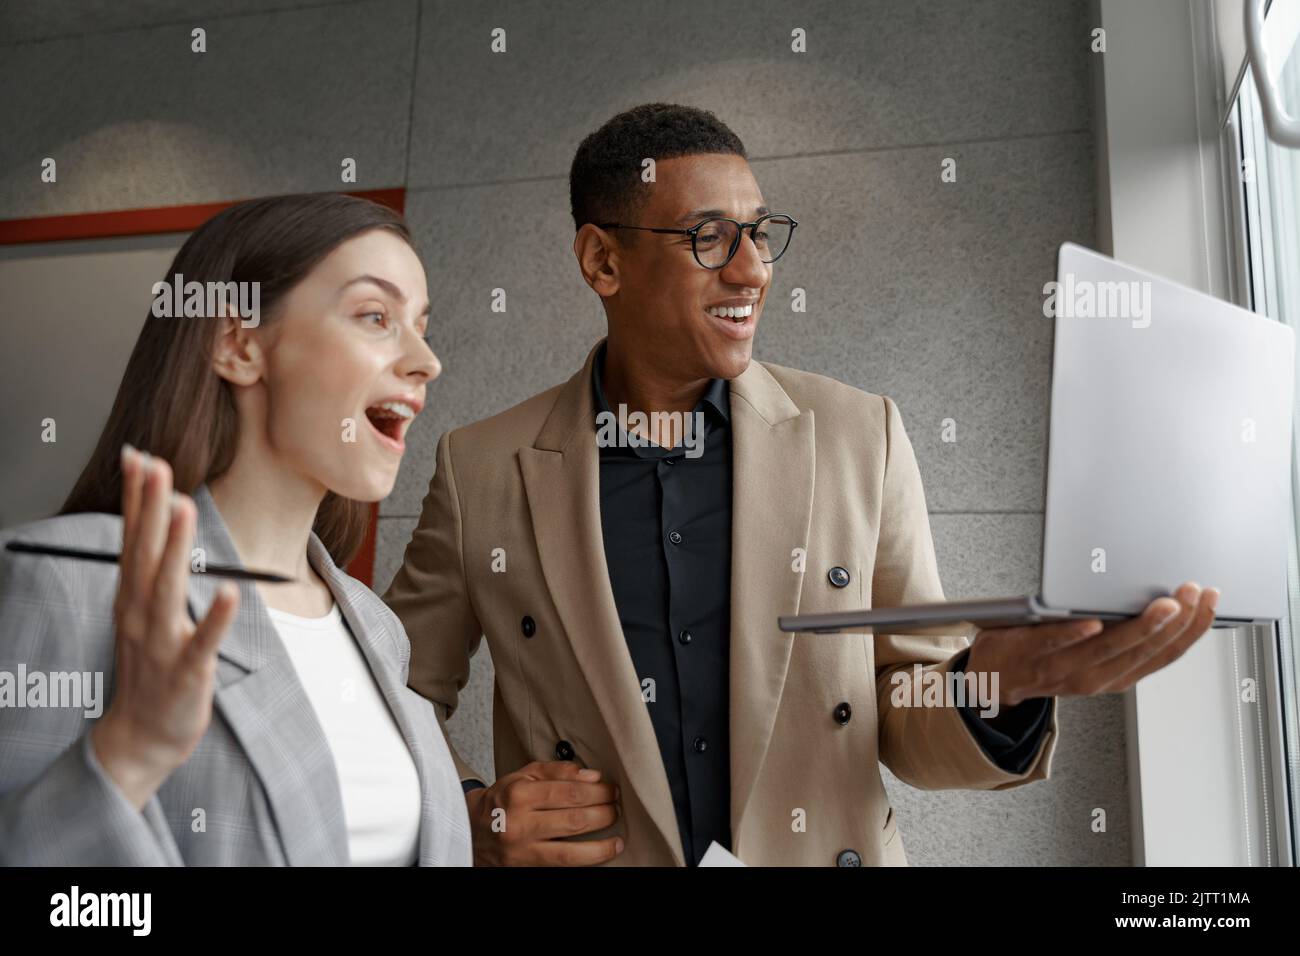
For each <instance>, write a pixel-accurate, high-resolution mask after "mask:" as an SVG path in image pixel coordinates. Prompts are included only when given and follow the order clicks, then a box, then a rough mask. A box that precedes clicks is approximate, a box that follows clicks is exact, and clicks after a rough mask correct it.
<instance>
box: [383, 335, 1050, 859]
mask: <svg viewBox="0 0 1300 956" xmlns="http://www.w3.org/2000/svg"><path fill="white" fill-rule="evenodd" d="M595 354H596V350H595V349H593V350H592V352H591V354H589V355H588V357H587V361H586V363H585V364H584V365H583V367H582V369H581V370H580V371H579V372H577V374H575V375H574V376H573V377H572V378H571V379H569V381H568V382H566V383H565V384H563V385H560V386H557V387H555V388H552V389H550V390H548V391H546V392H543V393H542V394H540V395H537V396H534V397H533V398H530V399H528V400H527V401H525V402H523V403H522V404H520V405H517V406H515V407H514V408H511V409H509V410H508V411H505V412H502V413H501V414H499V415H496V416H494V417H492V418H489V419H486V420H484V421H481V422H478V423H476V424H473V425H469V426H467V427H465V428H460V429H457V430H455V431H452V432H450V433H448V434H447V435H444V436H443V438H442V440H441V441H440V442H439V444H438V460H437V473H436V474H435V475H434V477H433V480H432V482H431V483H430V485H429V492H428V495H427V497H426V498H425V501H424V507H423V513H422V515H421V518H420V524H419V527H418V528H417V529H416V531H415V533H414V535H413V536H412V538H411V542H410V544H409V546H408V547H407V551H406V556H405V560H404V563H403V566H402V568H401V569H400V570H399V571H398V573H397V576H396V578H395V579H394V581H393V583H392V586H391V587H390V588H389V591H388V593H387V594H386V595H385V600H386V601H387V602H388V604H389V606H390V607H391V608H392V609H393V610H394V611H395V612H396V613H397V616H398V617H399V618H400V619H401V620H402V623H403V625H404V626H405V628H406V633H407V635H408V636H409V638H410V641H411V663H410V685H411V687H412V688H414V689H415V690H417V691H419V692H420V693H421V694H423V695H424V696H426V697H428V698H429V699H430V700H432V701H434V702H435V703H438V704H441V705H442V707H441V708H435V709H436V710H439V711H440V712H441V711H444V710H445V715H446V717H448V718H450V717H451V715H452V714H453V712H454V711H455V708H456V700H457V694H458V692H459V691H460V690H461V689H462V688H463V687H464V686H465V683H466V681H467V680H468V677H469V669H470V658H471V657H472V656H473V654H474V653H475V651H476V650H477V648H478V645H479V641H480V639H481V637H482V636H483V635H486V637H487V641H488V647H489V649H490V651H491V654H492V661H493V664H494V665H495V668H496V687H495V696H494V707H493V736H494V744H495V752H496V772H497V775H498V776H501V775H504V774H506V773H509V772H511V771H514V770H517V769H518V768H520V767H521V766H523V765H524V764H526V763H528V762H529V761H533V760H554V759H556V758H557V747H560V745H561V742H562V741H563V742H567V743H568V745H569V747H570V748H571V749H572V752H573V754H574V757H573V759H575V760H577V761H578V762H579V763H580V764H582V765H584V766H589V767H594V768H596V769H598V770H601V771H602V772H603V773H604V775H605V779H612V780H613V781H614V782H616V783H617V784H619V786H620V787H621V789H622V809H623V815H622V817H621V819H620V820H619V821H618V822H617V823H616V824H615V825H614V827H613V828H611V829H610V830H607V831H602V832H601V833H598V834H594V835H593V836H597V837H601V836H606V835H609V834H611V833H619V834H621V835H622V836H623V837H624V841H625V844H626V849H625V850H624V852H623V854H622V855H621V856H619V857H618V858H617V860H616V862H617V863H620V864H626V865H636V864H642V865H644V864H649V865H673V864H676V865H682V863H683V856H682V847H681V840H680V838H679V836H678V832H677V821H676V817H675V815H674V812H673V803H672V797H671V795H670V793H669V788H668V778H667V775H666V773H665V771H664V766H663V762H662V760H661V759H660V755H659V748H658V744H657V742H656V739H655V734H654V730H653V727H652V725H651V722H650V717H649V714H648V712H647V709H646V707H647V705H646V704H645V703H644V702H643V699H642V692H641V686H640V683H639V681H638V677H637V674H636V672H635V671H634V669H633V666H632V659H631V656H630V654H629V653H628V650H627V646H626V643H625V641H624V637H623V632H622V629H621V626H620V624H619V618H618V612H617V610H616V608H615V605H614V598H613V593H612V591H611V588H610V584H609V574H608V570H607V568H606V564H605V555H604V546H603V543H602V539H601V526H600V497H599V491H600V477H599V470H598V467H599V463H598V454H597V447H596V441H595V426H594V409H593V402H592V389H591V365H592V361H593V359H594V356H595ZM731 421H732V448H733V452H732V462H733V465H732V467H733V482H732V485H733V492H732V494H733V502H732V507H733V517H732V546H731V561H732V566H731V675H730V706H731V713H730V725H731V834H732V850H733V852H734V853H735V854H736V855H737V856H739V857H740V858H741V859H742V860H743V861H744V862H746V863H748V864H750V865H832V866H833V865H836V863H837V861H838V862H840V863H841V864H843V863H844V862H845V860H846V859H847V860H852V859H853V856H852V855H849V856H847V857H846V856H842V854H843V853H844V851H845V850H851V851H853V853H854V854H856V855H857V857H858V858H860V859H861V862H862V864H863V865H868V866H870V865H880V864H899V865H905V864H906V857H905V855H904V852H903V841H902V839H901V837H900V836H899V835H898V824H897V820H896V819H895V816H894V813H893V810H892V808H891V807H890V805H889V800H888V797H887V794H886V792H885V788H884V785H883V783H882V781H881V777H880V769H879V765H880V763H884V764H885V765H886V766H887V767H889V768H890V770H892V771H893V772H894V773H895V774H896V775H897V776H898V777H899V778H901V779H902V780H904V781H906V782H907V783H909V784H911V785H913V786H915V787H921V788H925V789H946V788H958V787H960V788H974V789H986V790H996V789H1005V788H1008V787H1014V786H1019V785H1021V784H1024V783H1028V782H1030V781H1033V780H1040V779H1043V778H1045V777H1047V775H1048V772H1049V769H1050V764H1051V757H1052V752H1053V749H1054V747H1055V743H1056V734H1057V727H1056V710H1057V708H1056V707H1052V709H1051V710H1052V724H1051V727H1050V729H1049V731H1048V733H1047V735H1046V737H1045V741H1044V743H1043V746H1042V748H1041V749H1040V751H1039V753H1038V755H1037V756H1036V758H1035V760H1034V762H1033V763H1032V764H1031V765H1030V766H1029V768H1028V769H1027V770H1026V771H1025V772H1024V773H1023V774H1019V775H1015V774H1010V773H1007V772H1005V771H1003V770H1001V769H1000V768H998V767H997V766H996V765H995V764H994V763H993V762H992V761H991V760H990V759H989V758H988V757H987V756H986V755H985V753H984V751H983V750H982V749H981V748H980V746H979V744H978V743H977V742H976V740H975V738H974V737H973V735H972V734H971V732H970V729H969V728H968V727H967V726H966V724H965V723H964V721H963V719H962V717H961V714H960V713H958V712H957V710H956V709H954V708H952V707H903V706H898V707H896V706H893V705H892V703H891V690H892V689H893V687H894V684H892V683H891V681H890V677H891V675H892V674H893V673H894V672H896V671H900V670H901V671H904V672H905V673H906V674H907V675H908V680H911V679H912V674H913V669H912V665H913V664H914V663H920V664H922V665H924V667H925V669H926V671H936V670H937V671H943V670H944V669H945V668H946V665H947V662H948V660H949V659H950V658H951V657H953V656H954V655H955V654H956V653H957V652H958V651H960V650H961V649H963V648H964V647H966V646H967V645H968V643H969V640H968V636H967V634H965V633H960V634H954V635H952V636H947V637H915V636H913V637H904V636H896V635H884V634H882V635H877V636H875V637H871V636H865V635H848V634H840V635H815V634H799V635H790V634H785V633H782V632H781V631H780V630H779V629H778V628H777V617H778V616H779V615H782V614H795V613H818V612H829V611H847V610H852V609H855V608H861V607H868V606H871V605H880V606H884V605H887V604H889V605H893V604H901V603H916V602H925V601H940V600H943V589H942V587H941V586H940V584H939V574H938V570H937V567H936V564H935V556H934V545H933V542H932V540H931V537H930V525H929V518H928V516H927V512H926V504H925V493H924V491H923V490H922V487H921V476H920V473H919V471H918V469H917V465H916V459H915V457H914V455H913V452H912V446H911V444H910V442H909V441H908V438H907V435H906V433H905V432H904V430H903V423H902V421H901V419H900V418H899V413H898V408H897V406H896V405H895V404H894V403H893V402H892V401H891V400H890V399H888V398H885V397H882V396H880V395H873V394H870V393H868V392H862V391H859V390H857V389H855V388H851V387H849V386H847V385H844V384H841V383H839V382H836V381H834V380H832V379H829V378H825V377H823V376H820V375H813V374H810V373H808V372H800V371H795V370H793V369H788V368H782V367H780V366H778V365H770V364H767V363H765V362H757V361H754V362H751V363H750V365H749V367H748V369H746V370H745V372H744V373H743V374H741V375H740V376H739V377H738V378H736V379H734V380H733V381H732V382H731ZM801 559H802V560H801ZM494 567H495V569H496V570H494ZM833 567H841V568H844V569H847V570H848V572H849V574H850V581H849V584H848V586H846V587H835V586H834V585H832V584H831V582H830V580H829V578H828V572H829V571H830V569H831V568H833ZM800 568H802V571H801V570H800ZM525 617H527V618H531V620H532V624H533V626H532V627H530V628H525V627H524V624H523V622H524V618H525ZM526 630H531V631H532V632H533V633H532V636H528V635H527V634H526V633H525V631H526ZM893 696H894V697H897V696H898V695H893ZM905 699H906V700H908V701H910V700H911V699H912V695H911V694H910V693H908V694H907V695H906V698H905ZM842 703H847V704H848V705H849V706H850V708H851V711H852V712H851V716H850V718H849V720H848V721H847V723H841V722H840V721H839V720H837V719H836V717H835V711H836V709H837V708H838V707H839V705H840V704H842ZM842 713H843V712H842V711H841V714H842ZM561 749H564V750H567V749H568V748H561ZM453 756H454V757H455V759H456V761H457V765H458V767H459V768H460V772H461V775H462V778H469V777H481V774H480V773H479V772H478V771H477V770H475V769H474V768H472V767H470V766H468V765H467V764H466V763H465V762H464V760H462V759H461V758H460V757H459V755H456V754H455V752H454V750H453Z"/></svg>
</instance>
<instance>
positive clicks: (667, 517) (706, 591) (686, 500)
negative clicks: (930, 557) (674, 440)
mask: <svg viewBox="0 0 1300 956" xmlns="http://www.w3.org/2000/svg"><path fill="white" fill-rule="evenodd" d="M604 361H605V354H604V349H603V348H602V350H601V354H600V355H599V356H597V358H596V362H595V365H594V369H593V382H592V388H593V389H594V397H595V405H596V411H597V415H598V416H599V415H600V414H601V413H606V414H613V415H615V416H617V412H616V410H613V409H611V408H610V407H609V404H608V402H607V401H606V400H605V395H604V390H603V388H602V386H601V370H602V367H603V366H604ZM691 414H692V415H694V416H697V417H696V419H695V421H696V422H702V424H703V442H702V454H699V455H698V457H688V454H687V452H688V449H687V448H686V446H685V444H678V446H677V447H676V448H673V449H671V450H670V449H666V448H661V447H659V446H658V445H653V444H648V445H647V446H646V447H631V446H630V445H628V444H625V445H623V447H620V446H619V445H618V444H613V443H605V444H604V446H603V447H601V449H600V524H601V532H602V535H603V537H604V542H605V562H606V564H607V565H608V566H609V583H610V587H611V589H612V590H613V592H614V603H615V605H616V606H617V608H618V618H619V621H620V623H621V624H622V625H623V636H624V638H625V639H626V640H627V647H628V651H629V653H630V654H631V656H632V665H633V667H635V669H636V673H637V676H638V677H639V678H640V679H641V688H642V694H641V696H642V697H643V698H644V699H645V700H646V707H647V708H649V712H650V722H651V724H653V726H654V731H655V737H656V738H657V739H658V742H659V752H660V754H661V755H662V757H663V762H664V768H665V770H667V773H668V786H669V789H670V790H671V791H672V796H673V808H674V810H675V811H676V813H677V828H678V830H679V832H680V834H681V839H682V850H683V853H684V854H685V858H686V860H687V862H688V863H698V862H699V860H700V858H701V857H703V856H704V853H705V851H706V850H708V848H709V843H710V842H712V841H715V840H716V841H717V842H718V843H719V844H721V845H722V846H723V847H726V848H728V849H729V848H730V846H731V762H730V757H729V750H730V747H729V742H730V741H729V731H728V715H729V712H730V708H729V706H728V680H729V675H730V657H729V647H730V627H731V427H730V424H731V423H730V418H731V405H730V398H729V392H728V386H727V383H726V381H724V380H722V379H715V380H714V381H712V382H711V383H710V384H709V387H708V389H707V390H706V391H705V393H704V397H703V398H701V399H700V401H699V404H697V405H696V407H695V409H694V411H693V412H692V413H691ZM611 432H613V433H615V434H617V435H618V436H619V438H620V444H622V443H624V442H628V439H629V436H628V435H627V434H626V433H625V432H623V431H622V430H621V429H620V428H618V427H617V426H615V427H614V429H608V428H607V429H606V431H605V434H610V433H611ZM697 435H698V433H697ZM696 450H700V449H699V448H697V449H695V450H692V452H691V453H692V454H694V453H695V451H696Z"/></svg>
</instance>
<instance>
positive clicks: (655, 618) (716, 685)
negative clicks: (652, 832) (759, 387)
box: [592, 346, 1052, 864]
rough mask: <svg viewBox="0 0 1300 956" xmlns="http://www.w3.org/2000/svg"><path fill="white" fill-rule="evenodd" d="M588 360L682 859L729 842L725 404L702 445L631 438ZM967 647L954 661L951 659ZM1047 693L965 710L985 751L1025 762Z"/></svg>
mask: <svg viewBox="0 0 1300 956" xmlns="http://www.w3.org/2000/svg"><path fill="white" fill-rule="evenodd" d="M604 364H605V347H604V346H601V351H600V354H599V355H597V356H596V361H595V363H594V365H593V369H592V391H593V399H594V404H595V408H596V414H597V422H596V423H594V427H596V428H597V433H598V434H601V435H604V436H607V437H608V436H609V435H611V434H613V435H617V436H618V439H619V442H618V443H617V444H616V443H612V442H608V441H605V442H602V446H601V448H600V519H601V532H602V536H603V539H604V545H605V563H606V564H607V565H608V567H609V583H610V587H611V589H612V590H613V593H614V603H615V606H616V607H617V609H618V618H619V622H620V623H621V624H622V626H623V636H624V638H625V639H626V640H627V646H628V651H629V653H630V654H631V657H632V664H633V667H634V668H635V669H636V673H637V675H638V677H639V678H640V679H641V686H642V697H643V698H644V699H645V700H646V706H647V707H648V708H649V712H650V722H651V724H652V725H653V726H654V731H655V737H656V738H657V740H658V743H659V751H660V754H661V756H662V757H663V763H664V769H665V770H666V771H667V775H668V786H669V789H670V791H671V792H672V797H673V808H674V810H675V811H676V814H677V827H678V830H679V832H680V834H681V841H682V849H683V853H684V854H685V858H686V861H687V862H688V863H691V864H694V863H698V862H699V860H700V859H701V858H702V857H703V856H704V853H705V851H706V850H708V848H709V843H710V842H712V841H717V842H718V843H719V844H720V845H721V846H723V847H725V848H727V849H730V848H731V823H730V816H731V770H730V759H729V754H728V751H729V735H728V715H729V706H728V680H729V674H730V658H729V647H730V623H731V621H730V618H731V406H730V392H729V388H728V384H727V382H726V381H725V380H722V379H714V380H713V381H711V382H710V383H709V385H708V388H707V389H706V390H705V393H704V396H703V397H702V398H701V399H700V401H699V403H698V404H697V405H696V407H695V409H694V411H693V412H692V414H693V415H698V416H701V419H697V420H702V422H703V427H704V431H703V443H702V444H703V453H702V454H700V455H699V456H698V457H694V458H692V457H688V455H687V449H686V448H685V447H684V445H682V444H679V445H678V446H677V447H676V448H674V449H671V450H670V449H665V448H661V447H660V446H658V445H654V444H648V443H647V444H646V445H645V446H644V447H635V446H634V445H633V444H632V442H633V441H635V440H636V437H635V436H633V437H632V438H629V436H628V435H627V433H625V432H624V431H623V430H622V429H621V428H619V427H617V426H615V427H614V428H612V429H611V428H609V427H608V426H607V427H605V428H604V429H603V430H602V429H601V428H600V425H601V423H602V422H603V421H608V419H607V418H605V417H604V416H608V415H614V416H615V418H616V419H617V414H618V413H617V410H615V409H611V408H610V406H609V403H608V402H607V400H606V399H605V393H604V388H603V386H602V384H601V374H602V371H603V368H604ZM965 654H966V652H963V653H962V656H961V657H960V658H959V659H958V661H956V662H955V667H957V668H959V667H960V666H961V665H962V664H964V663H965V659H966V658H965ZM1051 706H1052V704H1051V701H1050V700H1048V699H1041V700H1038V701H1026V702H1024V703H1022V704H1020V705H1019V706H1017V707H1014V708H1009V709H1006V710H1004V711H1003V712H1002V713H1001V714H999V715H998V717H997V718H994V719H991V720H990V719H985V718H982V717H980V716H979V714H978V709H977V708H976V707H966V708H962V716H963V718H964V719H965V720H966V723H967V725H968V726H969V727H970V728H971V732H972V734H973V735H974V736H975V739H976V740H977V741H978V742H979V744H980V746H981V747H982V748H983V749H984V751H985V753H987V754H988V756H989V758H990V759H991V760H993V761H994V762H995V763H997V764H998V766H1000V767H1001V768H1002V769H1004V770H1008V771H1010V772H1012V773H1020V772H1023V769H1024V768H1025V767H1027V766H1028V765H1029V763H1030V762H1032V760H1033V757H1034V755H1035V754H1036V753H1037V752H1038V747H1039V745H1040V744H1041V742H1042V736H1043V734H1044V733H1045V731H1046V729H1047V726H1048V724H1049V720H1048V715H1049V714H1050V708H1051Z"/></svg>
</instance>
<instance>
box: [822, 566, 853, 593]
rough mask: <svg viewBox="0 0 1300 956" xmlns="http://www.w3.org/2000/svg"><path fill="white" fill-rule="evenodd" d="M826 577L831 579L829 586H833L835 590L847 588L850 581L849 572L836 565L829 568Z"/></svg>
mask: <svg viewBox="0 0 1300 956" xmlns="http://www.w3.org/2000/svg"><path fill="white" fill-rule="evenodd" d="M826 576H827V577H828V578H830V579H831V584H833V585H835V586H836V587H837V588H843V587H848V584H849V580H850V579H849V572H848V571H846V570H844V569H843V568H841V567H840V566H838V565H836V566H835V567H833V568H831V570H830V573H829V574H827V575H826Z"/></svg>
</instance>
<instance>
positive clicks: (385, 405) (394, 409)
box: [366, 400, 420, 454]
mask: <svg viewBox="0 0 1300 956" xmlns="http://www.w3.org/2000/svg"><path fill="white" fill-rule="evenodd" d="M419 410H420V409H419V407H418V406H413V405H411V404H409V403H407V402H403V401H397V400H389V401H383V402H379V403H378V404H375V405H371V406H370V407H369V408H367V409H366V421H368V422H369V423H370V427H371V428H372V429H373V430H374V432H375V435H376V437H378V438H379V441H380V443H381V444H383V445H385V446H386V447H388V448H391V449H392V450H393V451H396V452H398V453H399V454H400V453H401V452H404V451H405V450H406V441H405V437H406V430H407V429H408V428H409V427H410V426H411V421H412V420H413V419H414V418H415V416H416V414H417V413H418V412H419Z"/></svg>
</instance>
